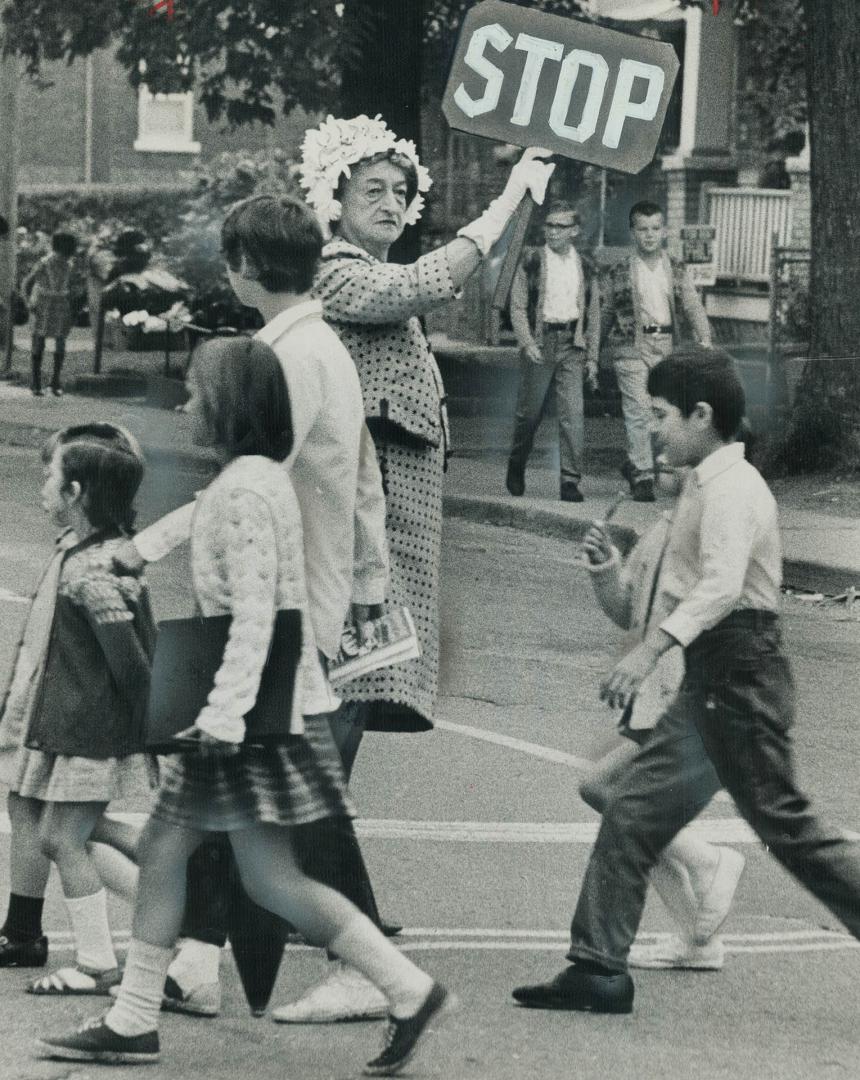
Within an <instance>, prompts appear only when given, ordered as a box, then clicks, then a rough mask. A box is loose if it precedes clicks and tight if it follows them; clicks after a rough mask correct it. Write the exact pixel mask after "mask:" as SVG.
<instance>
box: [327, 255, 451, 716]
mask: <svg viewBox="0 0 860 1080" xmlns="http://www.w3.org/2000/svg"><path fill="white" fill-rule="evenodd" d="M314 291H315V293H316V295H317V296H318V297H319V299H320V300H321V301H322V303H323V312H324V315H325V318H326V319H327V321H328V322H330V323H331V324H332V326H334V328H335V329H336V330H337V332H338V334H339V335H340V337H341V340H342V341H343V343H344V345H346V347H347V349H349V351H350V353H351V355H352V358H353V360H354V361H355V365H356V368H357V369H358V374H359V379H360V380H361V388H362V393H363V396H364V408H365V415H366V416H367V418H368V426H369V427H370V429H371V432H372V433H373V436H374V441H375V443H376V449H377V454H378V456H379V464H380V469H381V471H382V476H383V482H384V484H385V487H386V535H387V538H388V545H389V558H390V565H391V580H390V587H389V594H388V605H389V606H395V607H399V606H402V605H405V606H406V607H408V608H409V610H410V612H411V613H412V617H413V619H414V620H415V626H416V629H417V631H418V637H419V641H420V644H421V657H420V658H419V659H418V660H411V661H408V662H406V663H404V664H398V665H396V666H394V667H391V668H387V669H383V670H382V671H379V672H374V673H373V674H372V675H368V676H365V677H364V678H361V679H356V680H355V681H353V682H352V683H349V684H348V685H347V686H345V687H343V689H342V690H339V693H340V694H341V696H342V697H343V698H344V700H347V701H371V702H378V703H379V706H380V707H379V708H378V709H374V716H373V719H372V720H371V722H370V723H369V724H368V727H369V728H371V729H373V728H377V729H379V728H382V729H386V730H400V731H420V730H426V729H428V728H431V727H432V726H433V710H434V706H435V700H436V692H437V682H438V675H439V620H438V598H439V556H440V547H441V534H442V473H443V470H444V461H445V452H446V448H447V430H446V419H445V415H444V407H443V389H442V380H441V377H440V375H439V370H438V368H437V366H436V361H435V360H434V358H433V354H432V353H431V352H430V347H429V345H428V343H427V339H426V338H425V336H424V333H423V331H422V329H421V324H420V322H419V320H418V318H417V316H418V315H420V314H421V313H422V312H425V311H428V310H429V309H430V308H432V307H434V306H436V305H437V304H440V303H442V302H444V301H446V300H450V299H452V298H453V297H454V295H455V290H454V286H453V283H452V281H451V277H450V273H449V270H448V262H447V257H446V255H445V252H444V250H443V249H440V250H437V251H434V252H431V253H430V254H429V255H425V256H423V257H422V258H420V259H419V260H418V261H417V262H415V263H413V264H411V265H410V266H401V265H397V264H393V263H381V262H379V261H378V260H377V259H375V258H373V257H372V256H371V255H369V254H368V253H367V252H365V251H362V250H361V249H360V248H357V247H354V246H352V245H351V244H347V243H346V242H344V241H342V240H334V241H332V242H331V243H330V244H328V245H327V246H326V248H325V250H324V252H323V262H322V266H321V269H320V273H319V275H318V278H317V281H316V284H315V290H314Z"/></svg>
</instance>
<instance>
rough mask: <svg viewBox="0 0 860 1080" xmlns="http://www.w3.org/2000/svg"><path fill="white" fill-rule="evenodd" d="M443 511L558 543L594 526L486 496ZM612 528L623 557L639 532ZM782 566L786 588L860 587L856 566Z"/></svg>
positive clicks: (449, 501)
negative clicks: (554, 540)
mask: <svg viewBox="0 0 860 1080" xmlns="http://www.w3.org/2000/svg"><path fill="white" fill-rule="evenodd" d="M442 508H443V512H444V513H445V514H446V515H448V516H449V517H456V518H460V519H462V520H464V521H475V522H478V523H479V524H483V525H497V526H502V527H507V528H510V529H519V530H521V531H523V532H531V533H537V534H538V535H540V536H551V537H555V538H556V539H559V540H572V541H579V540H581V539H582V538H583V537H584V536H585V533H586V531H587V529H588V527H589V525H590V524H591V520H590V519H586V518H579V517H574V516H572V515H571V516H568V515H567V514H565V513H563V512H560V511H558V510H552V509H549V508H543V507H535V506H530V505H523V504H521V503H511V502H506V501H504V500H502V499H494V498H490V497H488V496H485V495H445V496H444V497H443V499H442ZM609 528H610V529H611V530H612V534H613V539H614V541H615V543H616V544H617V545H618V547H619V548H620V550H621V552H622V553H623V554H626V553H627V552H628V551H629V550H630V549H631V548H632V547H633V545H634V544H635V543H636V540H637V539H638V538H639V533H638V532H637V531H636V529H634V528H632V527H630V526H629V525H616V524H615V523H613V524H612V525H610V526H609ZM782 567H783V588H789V589H796V590H798V591H801V592H805V591H810V592H821V593H824V594H825V595H830V596H836V595H838V594H839V593H842V592H844V590H845V589H846V587H848V586H850V585H851V584H852V583H855V584H857V585H858V586H860V571H858V570H857V568H856V567H854V568H852V567H843V566H828V565H826V564H824V563H817V562H814V561H812V560H809V559H792V558H786V557H783V561H782Z"/></svg>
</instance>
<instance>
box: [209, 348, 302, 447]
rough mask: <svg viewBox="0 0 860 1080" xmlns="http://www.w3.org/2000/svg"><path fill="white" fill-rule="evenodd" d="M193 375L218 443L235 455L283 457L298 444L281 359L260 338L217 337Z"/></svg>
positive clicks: (210, 426)
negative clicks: (295, 438)
mask: <svg viewBox="0 0 860 1080" xmlns="http://www.w3.org/2000/svg"><path fill="white" fill-rule="evenodd" d="M191 377H192V379H193V381H194V383H195V389H196V391H197V393H198V394H199V395H200V400H201V408H202V412H203V417H204V419H205V421H206V425H207V427H208V428H209V435H210V437H211V439H212V442H213V443H214V444H215V445H216V446H219V447H221V448H223V449H224V450H225V451H226V452H227V454H228V455H229V456H230V457H231V458H236V457H241V456H242V455H243V454H262V455H263V456H264V457H268V458H272V460H273V461H283V460H284V458H285V457H286V456H287V455H288V454H289V452H290V450H292V448H293V417H292V412H291V409H290V398H289V393H288V391H287V383H286V379H285V378H284V372H283V369H282V368H281V362H280V360H278V358H277V356H276V355H275V354H274V352H272V350H271V349H270V348H269V346H268V345H266V344H265V343H264V342H262V341H257V340H256V339H254V338H235V337H234V338H212V340H210V341H206V342H204V343H203V344H202V345H201V346H200V347H199V348H198V349H197V351H196V352H195V353H194V357H193V359H192V361H191Z"/></svg>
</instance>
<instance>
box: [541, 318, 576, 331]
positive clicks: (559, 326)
mask: <svg viewBox="0 0 860 1080" xmlns="http://www.w3.org/2000/svg"><path fill="white" fill-rule="evenodd" d="M578 322H579V319H571V320H570V321H569V322H545V323H544V324H543V328H544V330H557V331H559V332H561V331H564V330H575V329H576V324H577V323H578Z"/></svg>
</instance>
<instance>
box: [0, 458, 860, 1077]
mask: <svg viewBox="0 0 860 1080" xmlns="http://www.w3.org/2000/svg"><path fill="white" fill-rule="evenodd" d="M39 482H40V481H39V463H38V460H37V456H36V455H35V454H34V453H32V452H15V451H3V452H2V453H0V556H2V557H0V589H2V590H6V592H5V594H3V593H0V597H2V596H3V595H5V596H6V597H7V598H6V599H0V665H2V667H0V670H5V665H6V664H8V661H9V658H10V656H11V651H12V648H13V646H14V642H15V637H16V634H17V631H18V628H19V626H20V621H21V617H22V615H23V612H24V610H25V607H24V605H23V604H21V603H18V602H16V601H15V600H14V599H9V596H11V597H14V596H15V595H20V594H24V593H26V592H27V591H28V589H29V588H30V587H31V586H32V585H33V583H34V581H35V579H36V576H37V574H38V569H39V566H40V565H41V563H42V562H43V560H44V558H45V557H46V555H47V553H48V551H49V548H50V533H49V530H48V529H47V527H46V523H45V521H44V519H43V516H42V514H41V511H40V510H39V509H38V505H37V502H36V500H35V497H34V496H33V494H32V493H33V492H34V491H35V490H36V489H37V488H38V486H39ZM199 484H200V477H199V476H196V475H195V474H193V473H190V472H171V473H164V472H159V473H157V474H154V475H153V476H151V477H150V478H149V480H148V482H147V487H146V489H145V492H144V497H143V502H142V514H141V517H142V520H143V521H146V520H149V519H150V518H151V517H152V516H153V515H155V514H157V513H159V512H162V511H163V510H164V509H167V508H168V507H169V506H170V505H173V504H174V501H175V500H177V499H179V498H182V497H184V496H185V495H187V494H188V493H189V492H190V491H192V490H193V488H194V487H195V486H199ZM571 556H572V552H571V550H570V548H569V547H568V546H566V545H565V544H563V543H561V542H559V541H549V540H545V539H541V538H537V537H534V536H531V535H528V534H524V533H517V532H513V531H510V530H506V529H498V528H493V527H489V526H482V525H476V524H468V523H464V522H451V523H449V524H448V525H447V527H446V532H445V546H444V590H443V610H444V613H445V618H444V630H443V637H444V669H443V695H442V700H441V703H440V710H439V712H440V717H441V723H440V726H439V730H438V731H437V732H436V733H435V734H433V735H425V736H400V737H396V736H381V735H371V736H368V738H367V741H366V744H365V746H364V748H363V749H362V752H361V756H360V758H359V762H358V765H357V768H356V774H355V777H354V784H353V790H354V795H355V798H356V801H357V803H358V806H359V807H360V809H361V812H362V814H363V820H362V823H361V832H362V835H363V836H364V846H365V851H366V855H367V859H368V863H369V864H370V867H371V872H372V875H373V877H374V880H375V882H376V884H377V890H378V894H379V898H380V903H381V905H382V908H383V911H384V913H385V914H386V915H388V916H389V917H391V918H392V919H395V918H396V919H397V920H398V921H402V922H404V923H405V924H406V926H407V931H406V933H405V934H404V936H403V944H404V947H405V948H408V949H409V950H410V951H414V955H415V956H416V958H417V959H418V960H419V961H420V962H421V963H423V964H424V965H425V966H426V967H427V968H428V969H430V970H431V971H432V972H434V973H435V974H437V975H438V976H439V977H440V978H442V979H444V980H445V981H447V982H448V983H450V985H451V986H453V987H455V988H456V990H457V992H458V994H459V996H460V998H461V1001H462V1008H461V1010H460V1012H459V1013H458V1014H457V1015H456V1016H455V1017H453V1018H452V1019H451V1021H450V1022H449V1023H448V1024H447V1025H446V1026H445V1027H444V1028H441V1029H440V1030H439V1032H438V1033H437V1034H435V1035H434V1036H433V1037H432V1038H431V1039H429V1040H428V1044H429V1045H428V1047H427V1051H426V1052H425V1053H424V1054H423V1055H422V1056H421V1058H420V1059H419V1060H418V1061H417V1062H416V1063H415V1065H414V1067H413V1070H412V1074H413V1075H415V1076H434V1077H444V1078H445V1080H471V1078H475V1080H526V1078H529V1080H531V1078H536V1080H550V1078H552V1080H555V1078H556V1077H559V1076H568V1075H575V1076H577V1077H581V1078H583V1080H604V1078H606V1077H610V1076H611V1077H617V1078H619V1080H633V1078H636V1080H639V1078H643V1077H645V1078H647V1080H663V1078H667V1080H669V1078H672V1080H674V1078H676V1077H691V1078H694V1080H711V1078H714V1080H716V1078H720V1080H723V1078H727V1077H730V1078H733V1080H747V1078H752V1077H755V1078H762V1080H770V1078H773V1080H777V1078H779V1080H810V1078H812V1077H815V1078H816V1080H818V1078H819V1077H825V1078H826V1077H831V1076H833V1077H840V1078H843V1077H854V1076H856V1075H858V1074H860V1037H858V1035H857V1013H856V1001H857V991H856V985H857V976H858V971H860V955H858V953H857V951H856V950H855V949H854V944H853V941H851V939H848V938H846V937H845V935H844V934H843V933H842V932H841V930H840V928H839V927H838V926H837V925H836V924H835V922H834V920H833V919H832V917H831V916H830V915H829V913H828V912H827V911H826V910H824V909H823V908H822V907H821V906H820V905H818V904H817V903H816V902H815V901H813V900H812V899H811V898H809V897H808V896H807V895H806V894H804V893H802V892H801V891H800V889H799V888H798V887H797V886H795V885H794V884H793V883H792V882H791V881H790V880H789V879H788V877H787V876H786V875H785V874H784V873H783V872H782V871H781V870H780V869H779V868H778V867H777V866H776V865H775V864H774V863H773V861H772V860H770V859H769V858H768V857H767V855H766V853H765V852H764V851H762V850H761V849H760V847H759V846H758V845H757V844H756V843H754V842H752V840H751V837H750V835H749V834H748V832H747V830H746V829H745V827H744V826H743V824H742V823H741V822H739V821H738V820H737V818H736V816H735V814H734V810H733V807H732V806H731V804H730V803H729V802H728V801H726V800H721V801H717V802H715V803H714V804H713V806H712V807H711V808H710V809H709V811H708V813H707V814H706V816H705V817H704V819H703V820H702V823H701V827H702V828H703V829H705V830H706V831H707V833H708V834H709V835H711V836H713V837H715V838H721V839H725V840H727V841H728V842H731V843H733V844H736V845H737V846H738V847H739V848H740V850H742V851H743V852H744V853H745V854H746V856H747V859H748V871H747V873H746V875H745V877H744V879H743V881H742V883H741V887H740V890H739V894H738V898H737V904H736V907H735V910H734V912H733V914H732V916H731V919H730V921H729V923H728V924H727V926H726V935H727V943H728V947H729V958H728V960H727V963H726V967H725V969H724V971H723V972H722V974H720V975H702V974H699V975H696V974H685V975H679V974H671V973H658V972H654V973H642V974H640V975H639V977H638V978H637V1010H636V1012H635V1013H634V1015H633V1016H632V1017H622V1018H606V1017H588V1016H578V1015H565V1014H557V1015H554V1014H545V1013H529V1012H525V1011H522V1010H519V1009H517V1008H515V1007H514V1006H513V1005H512V1004H511V1003H510V1000H509V991H510V987H511V986H512V985H514V984H515V983H518V982H521V981H528V980H531V979H533V978H537V977H540V976H542V975H544V974H549V973H551V972H553V971H554V970H556V969H557V968H558V967H559V966H560V964H561V963H562V961H563V951H564V947H565V937H566V927H567V922H568V919H569V915H570V910H571V906H572V904H573V901H574V899H575V895H576V891H577V887H578V883H579V881H580V879H581V875H582V870H583V867H584V864H585V859H586V857H587V853H588V844H589V843H590V841H591V839H592V838H593V835H594V829H595V822H596V819H595V815H594V814H592V813H591V811H589V810H588V809H587V808H586V807H585V806H584V805H583V804H582V802H581V801H580V800H579V798H578V795H577V779H578V777H579V776H580V775H581V771H582V768H583V766H584V764H585V762H586V761H587V760H588V759H589V758H590V757H591V756H593V754H594V753H596V751H597V748H598V747H599V745H600V744H601V743H602V741H603V739H604V738H605V735H606V732H607V730H608V729H609V728H610V727H611V723H612V718H611V717H610V716H609V714H608V713H607V712H606V710H605V709H604V708H603V707H602V706H601V705H600V704H599V702H597V699H596V694H595V685H596V680H597V678H598V676H599V674H600V673H601V672H602V671H603V670H604V669H605V668H606V666H607V663H608V657H609V655H610V654H611V651H612V649H613V648H615V647H616V645H617V640H618V638H617V634H616V633H615V632H614V631H613V630H612V629H611V628H610V627H609V626H608V624H607V622H606V620H604V619H603V618H602V616H600V615H599V613H598V612H597V609H596V606H595V604H594V602H593V601H592V598H591V596H590V593H589V586H588V584H587V582H585V581H583V578H582V575H581V573H580V572H579V571H577V570H576V569H575V568H574V567H572V566H571ZM151 577H152V583H153V590H154V596H155V601H156V606H157V609H158V613H159V615H162V616H165V617H166V616H168V615H171V614H180V613H182V612H183V611H184V610H186V608H187V604H188V593H187V581H186V575H185V573H184V563H183V559H182V557H181V555H180V556H175V557H173V558H172V559H170V560H168V561H167V563H165V564H164V565H162V566H160V567H158V568H156V569H155V570H154V571H153V573H152V575H151ZM858 626H860V624H858V623H857V622H845V621H840V620H839V615H838V611H837V609H821V608H817V607H813V606H811V605H809V604H802V603H801V602H799V601H791V602H789V605H788V606H787V609H786V636H787V642H788V648H789V651H790V653H791V655H792V657H793V659H794V661H795V669H796V674H797V679H798V684H799V690H800V701H801V709H800V719H799V722H798V730H797V743H798V755H799V757H800V760H801V772H802V775H803V778H804V780H805V781H806V783H807V784H808V786H809V787H810V789H811V790H812V792H813V793H814V795H815V796H816V798H817V801H818V803H819V805H820V806H821V808H822V809H823V810H825V811H826V812H827V814H828V816H829V817H831V818H832V819H833V820H835V821H836V822H838V823H839V824H841V825H843V826H844V827H846V828H849V829H851V830H853V831H857V832H860V809H858V800H857V776H858V774H860V769H858V766H860V730H858V725H857V723H856V705H855V702H856V681H857V675H858V671H860V665H858V655H860V648H858ZM122 809H123V810H124V811H127V812H131V813H139V812H141V811H142V810H143V809H144V807H143V806H142V805H134V804H129V805H126V806H124V807H122ZM7 847H8V836H7V835H6V832H5V829H4V828H3V825H2V821H0V849H2V850H0V879H2V880H3V881H4V883H5V874H6V857H7V856H6V852H7ZM3 891H5V889H4V890H3ZM115 915H116V918H115V923H114V925H115V929H116V931H117V934H118V935H119V936H120V939H121V940H123V939H124V938H125V937H126V936H127V932H128V926H129V918H128V913H127V912H126V911H125V910H124V909H123V908H122V907H121V906H120V905H117V907H116V909H115ZM46 925H47V927H48V929H49V931H50V932H51V936H52V941H53V943H54V956H53V959H54V960H55V961H59V962H67V961H68V960H69V959H70V958H71V953H70V951H69V937H68V931H67V924H66V921H65V917H64V913H63V908H62V904H61V901H60V899H59V895H58V891H57V887H56V882H55V881H52V885H51V890H50V897H49V903H48V905H47V908H46ZM642 929H643V932H645V933H647V934H649V935H654V934H660V933H665V932H667V931H668V929H669V925H668V923H667V921H666V918H665V916H664V915H663V913H662V911H661V910H660V908H659V906H657V905H653V904H649V906H648V908H647V910H646V913H645V918H644V921H643V927H642ZM322 966H323V962H322V961H321V960H320V958H319V957H318V956H317V955H315V954H313V953H311V952H310V951H308V950H299V949H291V950H290V952H289V954H288V956H287V958H286V960H285V962H284V964H283V968H282V972H281V978H280V982H279V985H278V988H277V989H276V997H275V1000H276V1001H281V1000H284V999H285V998H286V997H287V996H290V995H292V994H293V993H295V992H297V991H298V990H299V989H301V987H303V986H304V985H306V984H307V983H308V982H310V981H311V980H313V979H314V978H315V977H316V976H317V974H318V973H319V972H320V970H321V968H322ZM225 973H226V980H225V981H226V985H227V997H226V1001H225V1009H224V1014H223V1016H222V1018H221V1020H220V1021H218V1022H214V1023H213V1022H207V1021H193V1020H190V1019H185V1018H180V1017H168V1018H166V1020H165V1024H164V1033H163V1046H164V1051H165V1053H164V1064H163V1065H162V1067H161V1071H162V1073H163V1074H164V1075H169V1076H171V1077H173V1076H176V1077H185V1076H201V1077H202V1076H211V1077H213V1078H219V1080H220V1078H224V1080H227V1078H231V1080H232V1078H233V1077H236V1076H238V1075H242V1074H243V1073H246V1072H247V1071H248V1070H249V1068H250V1069H253V1070H254V1073H255V1075H257V1076H258V1077H260V1080H267V1078H269V1077H272V1078H275V1077H277V1078H278V1080H285V1078H286V1080H318V1078H324V1077H337V1078H340V1077H348V1076H352V1075H355V1074H356V1072H357V1068H356V1066H357V1065H358V1064H360V1063H361V1062H363V1061H364V1060H366V1059H367V1057H369V1056H370V1054H371V1052H372V1051H373V1050H374V1049H375V1046H376V1043H377V1040H378V1038H379V1035H380V1030H381V1029H380V1028H379V1026H378V1025H364V1024H361V1025H353V1026H348V1027H345V1028H337V1029H332V1028H318V1029H314V1028H296V1029H291V1028H285V1027H278V1026H275V1025H273V1024H270V1023H268V1022H267V1021H265V1020H257V1021H254V1020H251V1019H250V1018H249V1017H248V1014H247V1011H246V1009H245V1007H244V1004H243V1002H242V999H241V993H240V990H239V988H238V983H237V980H236V978H235V975H234V972H233V970H232V965H231V963H230V961H229V958H228V959H226V960H225ZM23 978H24V973H22V972H8V973H5V974H3V975H2V976H0V1015H2V1017H3V1033H4V1040H3V1043H2V1048H0V1076H2V1077H4V1080H6V1078H9V1080H13V1078H19V1077H20V1078H27V1080H30V1078H59V1077H74V1078H78V1080H85V1078H86V1080H89V1078H91V1077H93V1076H96V1075H98V1076H103V1075H106V1074H108V1073H110V1074H111V1075H112V1073H113V1070H108V1069H105V1068H99V1069H94V1068H91V1067H86V1066H81V1067H78V1068H75V1067H73V1068H71V1069H70V1068H68V1067H65V1066H62V1065H58V1064H52V1063H48V1062H43V1061H38V1060H36V1059H33V1058H32V1057H31V1056H30V1043H31V1037H32V1035H33V1033H34V1032H36V1031H40V1030H45V1029H46V1028H48V1029H51V1030H55V1029H57V1027H63V1026H65V1025H66V1024H70V1023H72V1022H75V1021H77V1019H79V1018H83V1017H85V1016H87V1015H90V1014H91V1013H92V1012H94V1011H97V1009H98V1008H99V1007H100V1006H101V1004H102V1003H101V1002H100V1001H88V1000H74V1001H62V1002H60V1001H54V1000H35V999H31V998H27V997H25V996H24V995H23V994H21V992H20V987H21V984H22V982H23Z"/></svg>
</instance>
